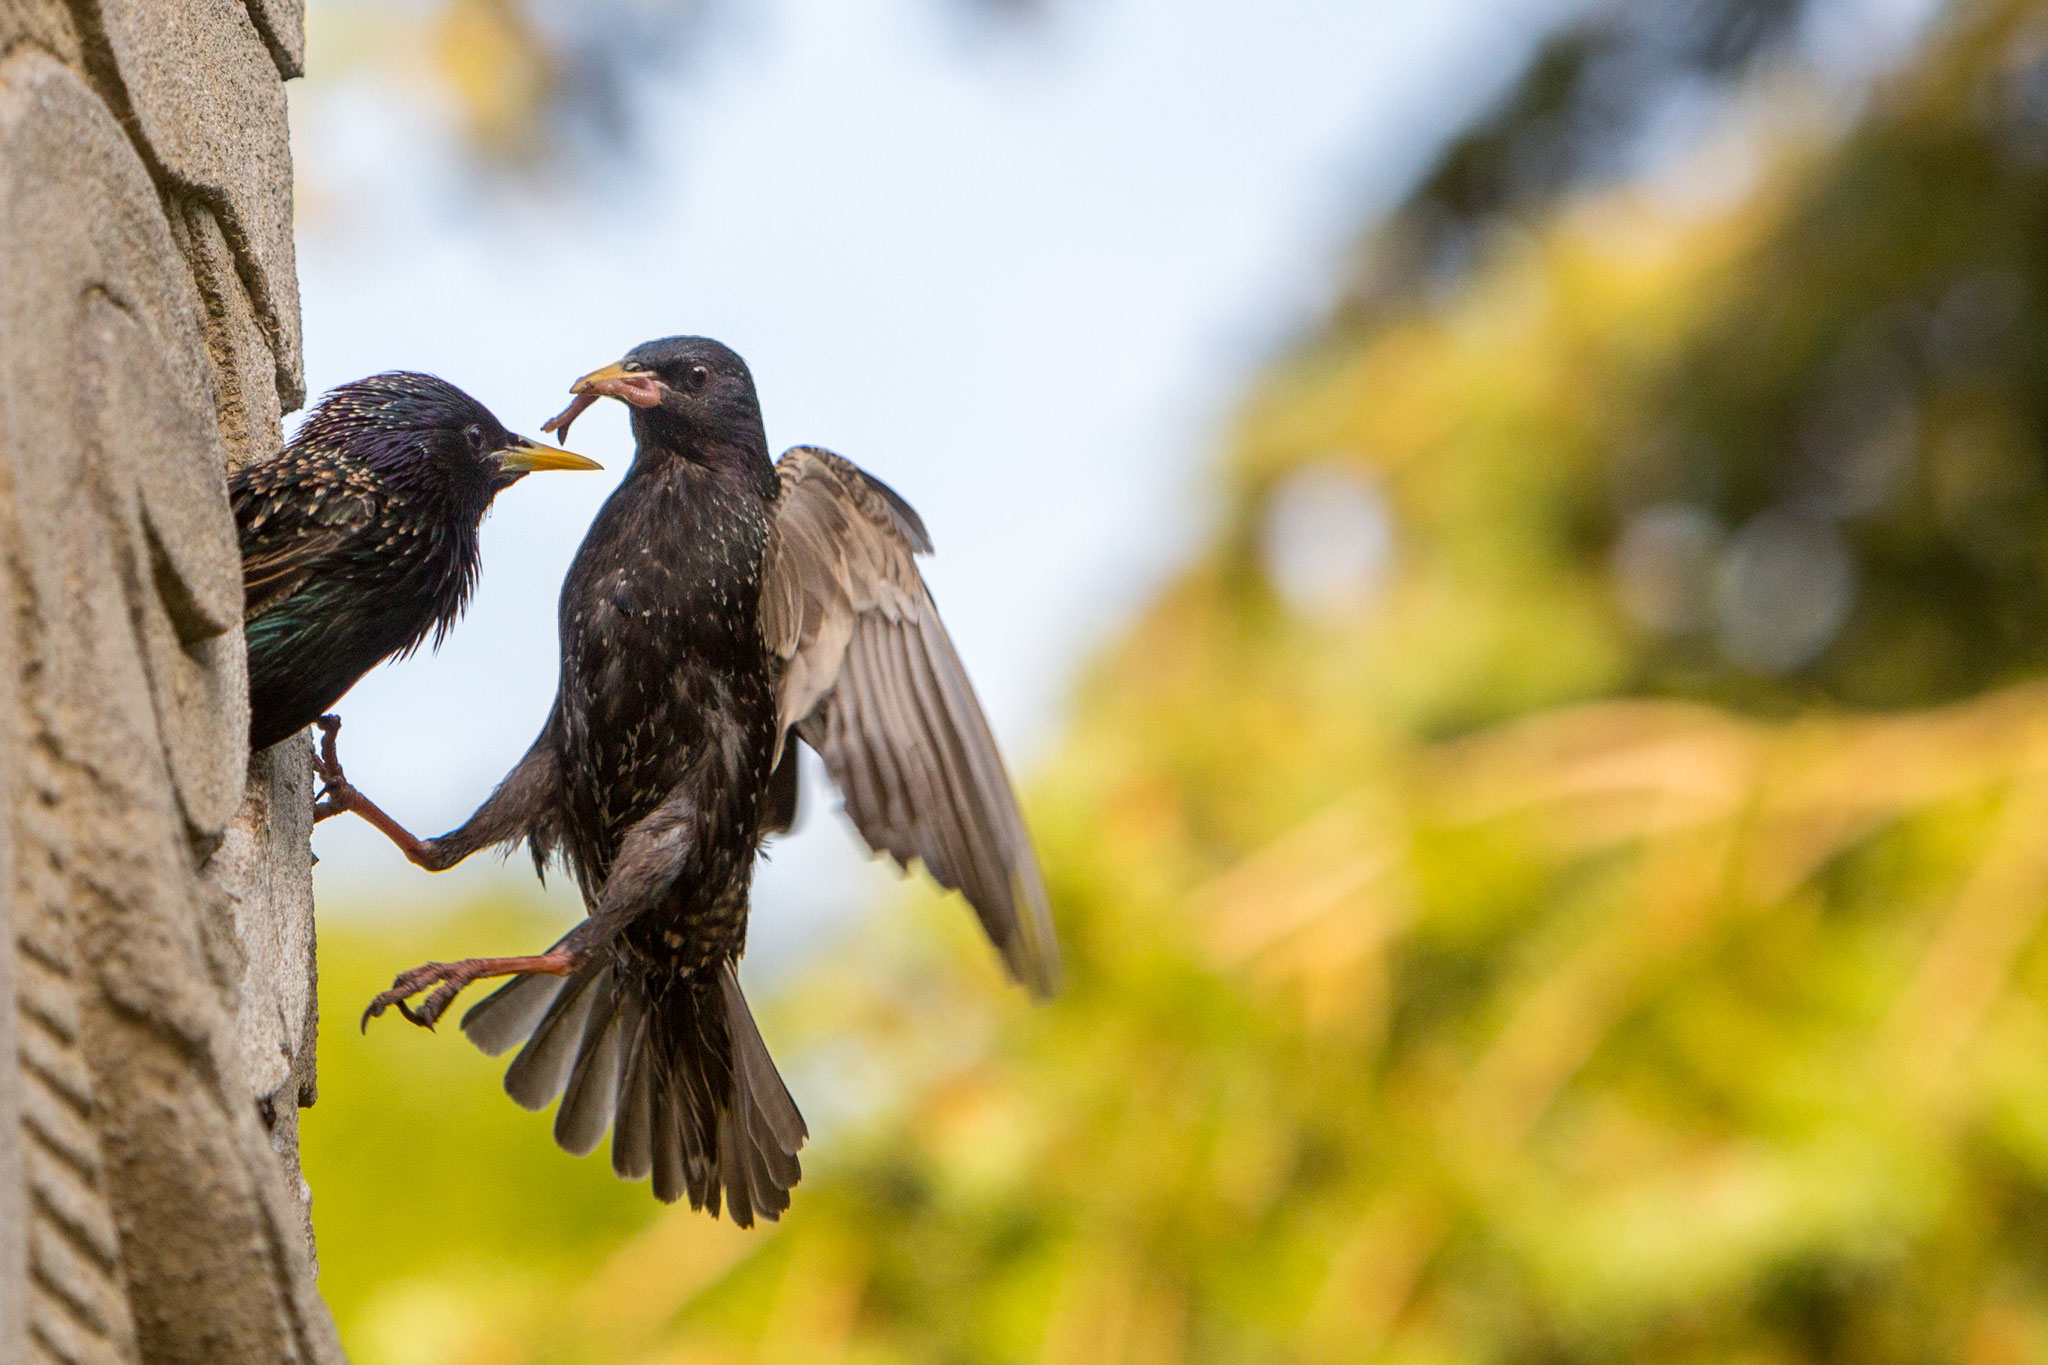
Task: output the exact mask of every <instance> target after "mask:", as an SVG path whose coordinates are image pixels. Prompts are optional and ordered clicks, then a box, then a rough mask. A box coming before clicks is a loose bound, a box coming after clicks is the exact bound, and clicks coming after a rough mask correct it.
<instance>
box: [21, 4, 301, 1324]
mask: <svg viewBox="0 0 2048 1365" xmlns="http://www.w3.org/2000/svg"><path fill="white" fill-rule="evenodd" d="M302 44H303V36H302V24H301V14H300V11H299V0H68V2H67V0H0V890H4V892H5V899H4V900H0V905H4V906H5V907H6V911H5V914H6V919H5V921H4V923H0V929H4V931H5V932H0V1361H4V1362H8V1363H9V1365H12V1362H15V1361H33V1362H42V1361H65V1362H102V1361H131V1360H134V1361H142V1360H147V1361H178V1362H184V1361H193V1362H200V1361H204V1362H241V1361H249V1362H257V1361H262V1362H272V1361H308V1362H324V1361H338V1360H339V1359H340V1350H339V1348H338V1346H337V1345H336V1342H335V1338H334V1330H333V1326H332V1324H331V1322H330V1320H329V1318H328V1315H327V1313H326V1310H325V1309H324V1307H323V1306H322V1305H321V1303H320V1301H319V1299H318V1297H317V1295H316V1293H315V1292H314V1287H313V1261H312V1244H311V1237H310V1232H309V1227H308V1223H307V1210H306V1195H305V1187H304V1184H303V1182H302V1181H301V1179H300V1177H299V1173H298V1162H297V1133H298V1126H297V1125H298V1108H299V1106H300V1105H301V1104H303V1103H310V1102H311V1099H312V1095H313V1065H312V1058H313V1051H312V1049H313V1032H314V1004H313V939H312V893H311V880H310V875H309V866H308V858H307V847H306V844H307V834H308V832H309V829H310V811H309V795H310V794H309V791H308V786H309V778H308V773H307V748H306V743H305V741H304V740H303V739H301V740H295V741H292V742H290V743H288V744H285V745H281V746H279V748H278V749H276V750H274V751H272V752H271V753H269V754H266V755H261V756H258V757H257V758H256V759H255V760H254V761H253V762H251V760H250V756H249V754H248V745H247V730H248V719H247V716H248V710H247V708H248V703H247V698H246V683H245V676H244V667H243V658H242V639H241V631H240V628H239V627H240V618H241V589H240V566H239V560H238V556H237V553H236V548H235V538H234V528H233V523H232V521H231V519H230V517H229V514H228V508H227V502H226V485H225V478H224V470H225V469H226V468H227V467H228V466H230V465H234V464H237V463H240V462H244V461H248V460H252V459H261V458H264V457H266V456H268V455H269V454H270V453H271V452H272V451H273V450H275V449H276V446H277V444H278V441H279V436H280V427H279V423H280V418H281V414H282V413H283V412H285V411H289V410H291V409H293V408H295V407H297V406H298V405H299V403H300V402H301V400H302V397H303V379H302V376H301V368H300V357H299V312H298V286H297V278H296V275H295V271H294V265H293V255H292V237H291V226H292V223H291V164H290V149H289V144H288V141H287V137H286V120H285V97H284V86H283V82H284V81H285V80H286V79H288V78H290V77H292V76H294V75H296V74H298V71H299V65H300V60H301V55H302Z"/></svg>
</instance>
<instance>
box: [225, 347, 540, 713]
mask: <svg viewBox="0 0 2048 1365" xmlns="http://www.w3.org/2000/svg"><path fill="white" fill-rule="evenodd" d="M522 444H524V443H523V442H522V441H521V439H520V438H519V437H516V436H514V435H512V434H511V433H510V432H508V431H506V430H505V428H504V426H503V425H502V424H500V423H499V421H498V419H497V418H496V417H493V416H492V415H491V413H490V410H489V409H488V408H486V407H484V405H483V404H481V403H479V402H477V401H476V400H475V399H474V398H471V397H470V396H469V395H468V394H466V393H464V392H463V391H462V390H461V389H458V388H456V387H455V386H454V385H453V384H450V383H448V382H446V381H445V380H441V379H436V378H435V377H434V376H432V375H427V374H412V373H404V372H400V373H393V374H380V375H374V376H372V377H371V378H368V379H361V380H357V381H356V382H355V383H353V384H344V385H342V386H341V387H340V388H338V389H335V390H334V391H333V392H331V393H329V394H328V395H327V396H326V397H325V398H323V399H322V400H321V401H320V405H319V406H318V407H317V408H315V409H314V411H313V413H312V415H311V416H309V417H308V418H307V419H306V421H305V422H304V423H303V424H302V425H301V426H300V427H299V429H298V431H297V432H296V433H295V434H294V435H293V436H292V439H291V441H290V442H289V443H287V444H286V446H285V448H284V450H283V451H282V452H280V453H279V454H278V456H277V457H276V458H275V459H272V460H268V461H265V462H264V463H262V464H258V465H251V466H249V467H248V468H246V469H242V470H239V471H237V472H236V473H235V475H234V476H233V478H232V479H231V480H230V481H229V487H228V494H229V499H230V501H231V503H232V504H233V507H234V513H235V523H236V525H237V527H238V528H239V530H240V532H241V541H242V589H243V599H244V600H243V609H242V619H243V625H244V629H245V632H246V634H247V636H248V642H249V742H250V744H251V745H252V746H253V747H255V748H258V749H262V748H267V747H269V746H270V745H272V744H275V743H277V742H278V741H279V740H281V739H284V738H286V737H287V736H289V735H292V734H295V733H297V732H298V731H299V730H302V729H304V728H305V727H306V726H308V725H310V724H312V723H313V721H314V720H315V719H317V718H318V717H319V716H320V715H321V714H322V713H323V712H325V711H327V710H328V709H329V708H331V707H332V706H333V705H334V703H335V702H337V701H339V700H340V699H341V696H342V694H343V693H345V692H347V691H348V690H349V688H351V687H353V686H355V684H356V682H357V680H358V679H360V678H361V677H362V676H363V675H364V674H365V673H367V672H369V671H370V670H371V669H372V668H374V667H376V666H377V665H378V664H379V663H381V662H383V661H384V660H385V659H388V658H392V657H394V656H396V657H403V656H404V655H406V654H409V653H411V652H412V651H413V650H415V649H417V648H418V647H419V646H420V643H421V642H422V641H424V640H425V639H426V638H427V636H428V634H429V633H431V634H432V635H433V638H434V643H435V644H436V645H439V644H440V642H441V640H442V638H443V637H444V636H446V635H447V633H448V630H449V628H450V627H451V626H453V625H454V624H455V620H456V618H457V617H458V616H460V615H461V614H462V608H463V606H464V604H465V603H467V602H468V600H469V595H470V592H471V590H472V589H473V588H474V587H475V586H476V575H477V530H478V527H479V525H480V524H481V523H482V521H483V516H484V513H485V512H486V511H487V510H489V508H490V505H491V499H493V498H494V497H496V496H497V495H498V493H499V492H500V491H502V490H503V489H505V488H508V487H510V486H511V485H512V484H513V483H515V482H517V481H518V480H519V479H520V478H521V477H523V475H522V473H521V472H517V471H514V470H511V469H507V468H505V467H503V465H502V464H501V458H502V456H503V454H504V452H506V451H507V450H510V449H514V448H517V447H519V446H521V445H522Z"/></svg>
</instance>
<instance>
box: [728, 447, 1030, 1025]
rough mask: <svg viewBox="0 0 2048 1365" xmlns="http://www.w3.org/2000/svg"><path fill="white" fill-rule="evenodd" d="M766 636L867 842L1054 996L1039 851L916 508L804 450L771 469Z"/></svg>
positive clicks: (786, 719) (784, 691) (798, 713)
mask: <svg viewBox="0 0 2048 1365" xmlns="http://www.w3.org/2000/svg"><path fill="white" fill-rule="evenodd" d="M776 476H777V478H778V480H779V482H780V493H779V496H778V498H777V500H776V523H775V536H774V538H773V539H772V540H771V542H770V546H769V551H768V557H767V562H766V564H765V566H764V569H763V574H762V585H761V623H762V624H761V628H762V633H763V635H764V637H765V638H766V640H767V642H768V645H769V648H770V649H772V650H774V651H775V653H776V654H778V655H779V656H780V657H781V658H782V659H783V660H784V669H783V676H782V681H781V690H780V694H779V698H778V702H779V709H780V719H781V723H782V727H783V730H784V731H785V733H786V732H787V731H789V730H790V729H794V730H795V731H796V733H797V734H799V735H801V736H802V737H803V739H804V741H805V742H806V743H808V744H809V745H810V746H811V747H812V748H814V749H816V750H817V751H818V753H819V754H820V755H821V756H823V758H824V760H825V767H826V769H827V771H829V772H830V773H831V774H832V780H833V782H834V783H835V784H836V785H837V786H838V787H839V790H840V793H841V795H843V796H844V797H845V800H846V811H847V814H848V815H849V816H851V817H852V819H853V823H854V825H855V826H856V827H857V828H858V829H859V830H860V833H861V837H862V838H864V839H865V840H866V841H867V843H868V846H869V847H870V848H873V849H875V850H876V851H878V852H884V853H887V854H889V855H890V856H891V857H892V858H894V859H895V860H896V861H897V862H898V863H899V864H901V865H903V866H906V867H907V866H909V865H910V863H911V862H913V861H918V862H922V863H923V864H924V866H925V869H926V871H928V872H929V873H930V874H931V875H932V877H933V878H934V879H935V880H936V881H938V882H939V883H940V884H941V885H943V886H945V887H947V888H949V889H951V890H956V891H959V892H961V893H962V894H963V895H965V896H966V898H967V901H968V903H969V904H970V905H972V906H973V907H974V910H975V913H976V914H977V915H978V916H979V917H980V919H981V923H982V927H983V928H984V929H985V930H986V931H987V932H988V936H989V938H990V939H991V940H993V941H994V943H995V945H996V947H997V948H998V950H1000V951H1001V953H1002V955H1003V960H1004V961H1005V963H1007V964H1008V966H1009V968H1010V971H1011V973H1012V974H1013V975H1014V976H1015V977H1016V978H1017V979H1018V980H1020V981H1022V982H1024V983H1025V984H1026V985H1027V986H1029V987H1031V989H1032V990H1033V991H1035V992H1037V993H1038V994H1040V995H1050V994H1052V993H1053V992H1054V991H1056V990H1057V989H1058V987H1059V947H1058V943H1057V940H1056V939H1055V937H1054V933H1053V927H1052V915H1051V911H1050V908H1049V907H1048V905H1047V901H1046V892H1045V879H1044V876H1043V874H1042V873H1041V872H1040V870H1039V866H1038V855H1037V853H1036V852H1035V851H1034V850H1033V848H1032V845H1031V836H1030V833H1029V831H1027V830H1026V829H1025V826H1024V817H1023V813H1022V812H1021V811H1020V810H1019V809H1018V806H1017V798H1016V794H1015V792H1014V790H1013V789H1012V787H1011V785H1010V777H1009V773H1008V771H1007V770H1006V769H1005V768H1004V766H1003V759H1002V754H1001V753H1000V751H998V750H997V748H996V742H995V736H994V734H992V733H991V732H990V730H989V725H988V720H987V718H986V717H985V716H984V715H983V714H982V710H981V704H980V702H979V701H978V700H977V699H976V698H975V695H974V688H973V686H972V685H971V684H970V683H969V682H968V680H967V671H966V669H965V668H964V667H962V665H961V663H960V656H959V655H958V654H957V653H956V652H955V651H954V649H953V642H952V639H951V638H950V637H949V636H948V635H947V634H946V627H945V625H944V623H943V622H941V621H940V619H939V613H938V608H937V607H936V606H935V605H934V604H933V602H932V598H931V593H930V592H929V591H928V590H927V589H926V587H925V583H924V578H923V576H922V575H921V574H919V573H918V570H917V563H916V558H915V557H916V556H917V555H918V554H920V553H928V552H929V551H930V549H931V541H930V539H929V537H927V536H926V534H925V531H924V526H923V524H922V523H921V522H920V521H919V520H918V519H917V514H916V513H915V512H913V511H912V510H911V509H910V507H909V506H908V504H906V503H905V502H904V501H903V500H902V499H901V498H899V497H898V496H896V494H895V493H893V492H891V491H890V490H889V489H888V488H887V487H886V486H885V485H883V484H882V483H881V482H879V481H878V480H876V479H874V478H872V477H870V476H869V475H868V474H866V473H865V472H863V471H862V470H861V469H859V468H858V467H857V466H855V465H854V464H853V463H851V462H850V461H848V460H845V459H842V458H841V457H840V456H837V455H834V454H833V453H832V452H830V451H827V450H820V449H818V448H817V447H815V446H797V447H794V448H793V449H791V450H789V451H788V452H787V453H785V454H784V455H783V457H782V459H781V460H780V461H778V462H777V463H776Z"/></svg>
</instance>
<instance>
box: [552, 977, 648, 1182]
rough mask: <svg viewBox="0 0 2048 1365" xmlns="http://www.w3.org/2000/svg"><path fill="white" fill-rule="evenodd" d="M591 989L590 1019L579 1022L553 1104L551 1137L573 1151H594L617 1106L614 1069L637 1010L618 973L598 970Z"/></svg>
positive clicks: (618, 1070) (618, 1066) (621, 1062)
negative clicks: (571, 1062)
mask: <svg viewBox="0 0 2048 1365" xmlns="http://www.w3.org/2000/svg"><path fill="white" fill-rule="evenodd" d="M599 976H600V979H599V981H598V984H597V986H596V988H595V989H594V990H592V992H591V994H592V996H593V997H594V1000H593V1003H592V1004H591V1006H590V1021H589V1022H588V1023H587V1024H585V1025H584V1026H583V1044H582V1049H581V1051H579V1052H578V1053H577V1055H576V1065H575V1068H574V1070H572V1071H571V1072H570V1075H569V1087H568V1089H566V1090H564V1091H563V1092H562V1103H561V1104H560V1105H559V1106H558V1107H557V1108H556V1109H555V1141H556V1142H558V1143H560V1144H561V1146H562V1149H563V1150H564V1151H567V1152H573V1153H575V1154H576V1155H577V1156H587V1155H589V1154H590V1153H591V1152H592V1151H594V1150H596V1148H597V1144H598V1143H599V1142H600V1141H602V1140H603V1138H604V1130H605V1129H607V1128H609V1127H611V1126H612V1114H613V1113H614V1112H615V1111H616V1109H617V1108H618V1101H619V1081H620V1073H621V1072H622V1070H623V1069H624V1064H625V1056H626V1049H625V1037H624V1035H625V1034H626V1032H627V1031H628V1029H630V1028H631V1027H632V1026H633V1025H634V1024H635V1023H636V1022H637V1017H638V1015H639V1013H640V1007H639V1001H638V995H637V993H635V992H633V991H631V989H630V988H628V989H621V988H620V983H619V978H618V974H617V973H615V972H611V971H605V972H601V973H600V974H599Z"/></svg>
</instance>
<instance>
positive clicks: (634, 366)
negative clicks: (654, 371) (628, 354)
mask: <svg viewBox="0 0 2048 1365" xmlns="http://www.w3.org/2000/svg"><path fill="white" fill-rule="evenodd" d="M619 368H620V369H622V370H624V371H625V372H626V373H627V374H639V373H641V372H642V371H643V370H645V369H646V368H647V367H646V366H645V365H642V364H641V363H640V362H639V361H637V360H627V361H623V362H621V363H620V365H619Z"/></svg>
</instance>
